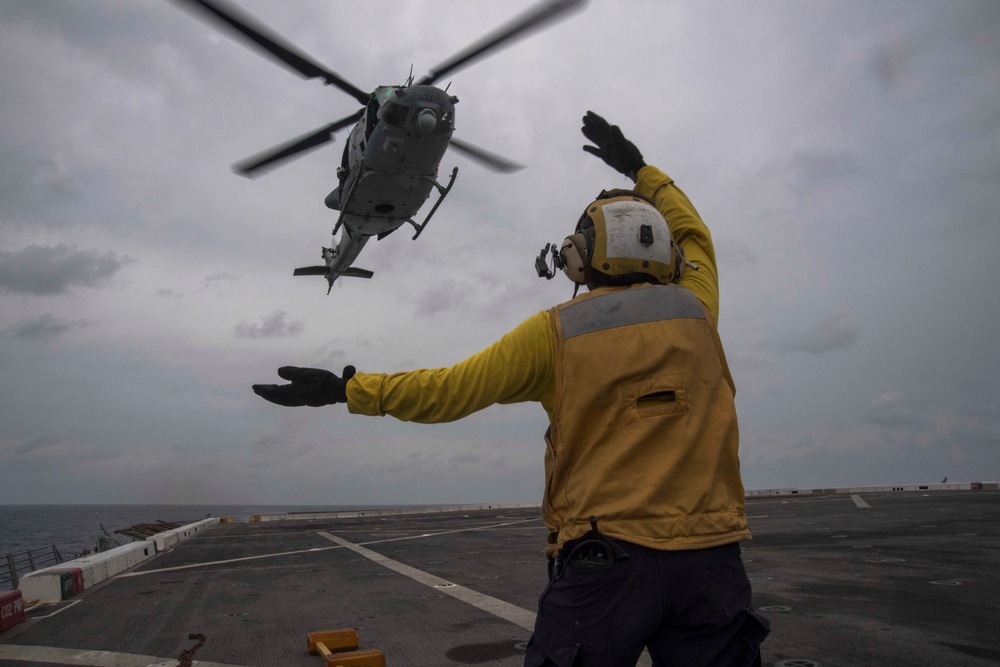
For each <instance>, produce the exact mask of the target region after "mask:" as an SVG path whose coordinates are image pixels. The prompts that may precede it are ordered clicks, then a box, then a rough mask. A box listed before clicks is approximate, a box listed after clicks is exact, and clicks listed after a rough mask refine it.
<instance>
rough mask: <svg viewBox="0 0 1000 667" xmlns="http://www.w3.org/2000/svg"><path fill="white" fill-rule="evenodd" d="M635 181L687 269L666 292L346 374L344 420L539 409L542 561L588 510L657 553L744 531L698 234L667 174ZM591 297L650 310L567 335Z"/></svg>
mask: <svg viewBox="0 0 1000 667" xmlns="http://www.w3.org/2000/svg"><path fill="white" fill-rule="evenodd" d="M638 176H639V178H638V182H637V184H636V188H635V189H636V191H638V192H640V193H642V194H645V195H647V196H649V197H651V198H652V199H653V201H654V202H655V203H656V205H657V208H659V210H660V212H661V213H663V215H664V217H666V219H667V221H668V222H669V224H670V228H671V233H672V234H673V236H674V240H675V241H676V242H677V243H678V245H680V247H681V248H682V250H683V252H684V254H685V256H686V258H687V260H688V261H689V262H692V263H693V264H695V265H696V266H698V270H697V271H694V270H691V269H688V270H687V271H685V273H684V275H683V276H682V277H681V279H680V280H679V281H678V283H677V284H676V285H670V286H652V285H641V286H633V287H630V288H600V289H597V290H594V291H593V292H590V293H588V294H584V295H581V296H579V297H577V298H576V299H573V300H572V301H569V302H567V303H565V304H562V305H561V306H558V307H556V308H554V309H551V310H548V311H542V312H540V313H536V314H535V315H533V316H531V317H529V318H528V319H527V320H525V321H524V322H522V323H521V324H520V325H519V326H518V327H516V328H515V329H514V330H513V331H511V332H510V333H508V334H506V335H505V336H503V337H502V338H501V339H500V340H499V341H497V342H496V343H494V344H493V345H491V346H490V347H488V348H486V349H485V350H482V351H481V352H478V353H476V354H474V355H472V356H471V357H469V358H468V359H466V360H464V361H462V362H459V363H458V364H456V365H454V366H451V367H448V368H435V369H421V370H415V371H408V372H402V373H392V374H383V373H358V374H356V375H355V376H354V378H353V379H352V380H351V381H350V382H349V383H348V385H347V399H348V403H347V405H348V409H349V410H350V412H352V413H356V414H365V415H391V416H393V417H396V418H397V419H401V420H404V421H415V422H421V423H440V422H448V421H454V420H456V419H461V418H462V417H465V416H467V415H469V414H471V413H473V412H475V411H477V410H481V409H483V408H485V407H488V406H489V405H492V404H494V403H516V402H522V401H538V402H539V403H541V404H542V407H543V408H544V409H545V411H546V413H547V414H548V416H549V421H550V425H551V428H550V433H549V434H548V436H549V437H547V438H546V440H547V448H546V455H545V478H546V489H545V497H544V501H543V517H544V519H545V522H546V525H547V526H548V527H549V529H550V531H551V532H552V537H551V539H550V542H551V543H550V546H549V548H548V549H547V550H548V551H549V552H550V553H551V552H553V551H555V550H556V549H557V548H558V545H559V544H562V543H564V542H565V541H567V540H570V539H573V538H575V537H579V536H581V535H583V534H584V533H585V532H586V531H587V530H589V529H590V526H589V522H588V520H589V517H590V516H592V515H593V516H596V517H597V519H598V521H599V525H600V529H601V532H603V533H605V534H607V535H609V536H612V537H617V538H621V539H624V540H627V541H630V542H635V543H637V544H644V545H647V546H650V547H654V548H658V549H691V548H703V547H709V546H715V545H718V544H725V543H728V542H733V541H737V540H741V539H746V538H748V537H749V536H750V532H749V529H748V528H747V525H746V520H745V517H744V514H743V485H742V482H741V480H740V474H739V461H738V451H737V450H738V433H737V425H736V411H735V407H734V405H733V395H734V393H735V390H734V388H733V385H732V379H731V377H730V376H729V371H728V368H727V367H726V362H725V357H724V355H723V352H722V347H721V345H720V344H719V342H718V336H717V334H716V324H715V322H716V318H717V317H718V304H719V298H718V276H717V272H716V265H715V253H714V249H713V246H712V240H711V236H710V235H709V232H708V229H707V228H706V227H705V224H704V223H703V222H702V220H701V218H700V217H699V216H698V213H697V212H696V211H695V209H694V206H693V205H692V204H691V202H690V201H689V200H688V199H687V197H686V196H685V195H684V193H683V192H682V191H681V190H680V189H679V188H677V187H676V186H675V185H674V184H673V181H672V179H671V178H670V177H669V176H667V175H666V174H664V173H663V172H661V171H660V170H659V169H656V168H655V167H652V166H646V167H644V168H643V169H642V170H641V171H640V172H639V174H638ZM633 294H634V295H638V296H635V297H633V296H632V295H633ZM601 300H605V301H607V302H608V303H609V304H610V303H612V302H615V303H621V304H624V306H625V307H629V306H632V310H637V311H639V312H642V311H644V310H649V309H650V308H652V315H651V316H650V317H648V318H646V321H642V322H633V321H631V320H630V321H628V322H626V323H625V324H615V321H614V319H613V318H612V319H611V320H607V318H606V317H605V318H604V319H601V318H598V319H597V320H594V322H591V324H592V325H594V323H595V322H596V326H590V328H587V326H584V327H583V329H585V330H582V329H580V328H579V326H577V325H574V324H571V325H570V328H571V329H572V327H573V326H577V328H576V329H573V330H572V333H573V335H572V336H569V337H567V336H566V333H567V330H566V326H564V324H565V323H566V322H567V321H568V320H567V317H569V318H570V320H572V317H573V314H574V312H576V313H578V314H580V313H584V311H588V310H595V306H594V304H600V303H601ZM600 310H601V309H600V308H599V307H597V308H596V311H597V312H598V313H600ZM611 310H613V311H616V312H617V311H618V310H619V308H618V307H617V306H616V307H614V308H612V309H611ZM567 314H568V315H567ZM678 314H680V315H681V316H678ZM605 315H607V314H605ZM577 319H579V318H577ZM591 319H593V318H591ZM640 319H642V318H641V317H640ZM601 323H604V324H608V323H610V326H606V327H605V326H602V324H601ZM668 380H669V381H668ZM671 382H673V384H672V385H671V384H670V383H671ZM668 385H670V386H669V387H668ZM658 387H662V390H661V389H657V388H658ZM671 391H672V392H673V394H672V395H671V394H670V392H671Z"/></svg>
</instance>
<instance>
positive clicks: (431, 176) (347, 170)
mask: <svg viewBox="0 0 1000 667" xmlns="http://www.w3.org/2000/svg"><path fill="white" fill-rule="evenodd" d="M457 101H458V100H457V98H455V97H452V96H450V95H448V93H446V92H445V91H443V90H441V89H440V88H436V87H434V86H427V85H411V86H380V87H379V88H377V89H376V90H375V92H374V93H372V97H371V100H370V101H369V103H368V105H367V106H366V108H365V113H364V115H363V116H362V117H361V120H359V121H358V123H357V124H356V125H355V126H354V128H353V129H352V130H351V134H350V136H349V137H348V140H347V144H346V146H345V147H344V157H343V161H342V164H341V167H340V169H338V170H337V174H338V180H339V185H338V187H337V188H336V189H335V190H334V191H333V192H331V193H330V195H329V196H328V197H327V198H326V204H327V206H329V207H330V208H333V209H336V210H339V211H340V216H339V218H338V220H337V224H336V226H335V227H334V230H333V234H334V239H336V235H337V232H338V231H339V230H340V229H341V227H343V230H344V232H343V233H342V234H341V236H340V239H339V241H337V243H336V249H330V248H324V251H323V259H324V260H325V261H326V265H327V267H329V272H328V273H327V276H326V277H327V279H328V280H329V281H330V283H331V284H332V282H333V280H336V279H337V278H338V277H339V276H341V275H344V272H345V270H346V269H347V268H348V267H350V265H351V264H352V263H353V261H354V259H355V258H356V257H357V255H358V253H359V252H360V251H361V248H362V247H363V246H364V245H365V243H366V242H367V241H368V239H369V238H370V237H372V236H377V237H379V238H382V237H384V236H386V235H387V234H389V233H391V232H393V231H395V230H396V229H398V228H399V227H401V226H402V225H404V224H406V223H408V222H409V223H410V224H412V225H413V226H414V227H415V228H416V229H417V233H418V234H419V232H420V231H421V230H422V228H423V227H422V225H418V224H417V223H416V221H415V220H414V216H416V214H417V213H418V212H419V211H420V208H421V206H423V205H424V203H425V202H426V201H427V199H428V197H430V194H431V190H432V189H434V188H437V189H438V191H439V192H441V198H443V197H444V195H445V194H446V193H447V190H448V189H450V184H449V186H448V188H445V187H444V186H442V185H440V184H439V183H438V182H437V174H438V168H439V166H440V164H441V158H442V157H443V156H444V154H445V152H446V151H447V149H448V146H449V142H450V141H451V136H452V133H453V132H454V130H455V103H456V102H457ZM452 178H454V174H453V175H452ZM435 208H436V207H435ZM428 218H429V216H428ZM424 223H426V220H425V221H424ZM362 271H363V270H362ZM363 273H368V272H367V271H363ZM348 275H349V273H348Z"/></svg>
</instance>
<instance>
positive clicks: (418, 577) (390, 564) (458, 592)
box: [316, 531, 535, 631]
mask: <svg viewBox="0 0 1000 667" xmlns="http://www.w3.org/2000/svg"><path fill="white" fill-rule="evenodd" d="M451 532H462V531H451ZM316 534H317V535H320V536H321V537H324V538H326V539H328V540H330V541H331V542H333V543H335V544H339V545H340V546H342V547H345V548H347V549H350V550H351V551H353V552H354V553H356V554H359V555H361V556H364V557H365V558H367V559H368V560H370V561H372V562H374V563H378V564H379V565H381V566H383V567H386V568H388V569H390V570H392V571H393V572H397V573H399V574H402V575H403V576H406V577H409V578H410V579H413V580H414V581H416V582H418V583H421V584H424V585H425V586H430V587H431V588H433V589H434V590H436V591H439V592H441V593H446V594H448V595H450V596H452V597H453V598H456V599H458V600H461V601H462V602H465V603H466V604H470V605H472V606H473V607H475V608H477V609H480V610H482V611H485V612H486V613H488V614H493V615H494V616H496V617H498V618H502V619H504V620H505V621H509V622H511V623H513V624H514V625H517V626H520V627H522V628H524V629H525V630H528V631H531V630H534V629H535V612H533V611H528V610H527V609H524V608H523V607H518V606H517V605H514V604H511V603H509V602H504V601H503V600H500V599H497V598H495V597H491V596H489V595H486V594H485V593H479V592H478V591H474V590H472V589H471V588H466V587H465V586H459V585H458V584H456V583H454V582H451V581H448V580H447V579H442V578H441V577H438V576H435V575H433V574H431V573H429V572H424V571H423V570H418V569H417V568H415V567H411V566H409V565H406V564H404V563H400V562H399V561H396V560H393V559H391V558H389V557H388V556H383V555H382V554H380V553H377V552H375V551H372V550H371V549H368V548H366V547H363V546H361V545H360V544H354V543H353V542H348V541H347V540H345V539H343V538H340V537H337V536H336V535H331V534H330V533H327V532H324V531H317V533H316ZM439 534H441V533H439ZM415 537H425V536H424V535H418V536H415Z"/></svg>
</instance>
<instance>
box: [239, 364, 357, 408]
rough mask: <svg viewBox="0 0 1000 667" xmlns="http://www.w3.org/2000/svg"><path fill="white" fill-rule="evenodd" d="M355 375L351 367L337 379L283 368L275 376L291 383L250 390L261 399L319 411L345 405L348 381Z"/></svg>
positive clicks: (314, 370) (312, 370)
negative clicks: (323, 408) (308, 407)
mask: <svg viewBox="0 0 1000 667" xmlns="http://www.w3.org/2000/svg"><path fill="white" fill-rule="evenodd" d="M355 372H356V370H355V368H354V366H344V374H343V376H342V377H337V376H336V375H334V374H333V373H331V372H330V371H324V370H320V369H319V368H297V367H295V366H282V367H281V368H279V369H278V376H279V377H281V378H282V379H284V380H289V381H290V382H291V384H282V385H277V384H255V385H254V386H253V391H254V393H255V394H257V395H258V396H260V397H261V398H263V399H266V400H268V401H271V402H272V403H277V404H278V405H285V406H288V407H297V406H300V405H308V406H310V407H313V408H318V407H319V406H321V405H333V404H334V403H346V402H347V381H348V380H350V379H351V378H352V377H354V373H355Z"/></svg>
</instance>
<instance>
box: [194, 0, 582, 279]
mask: <svg viewBox="0 0 1000 667" xmlns="http://www.w3.org/2000/svg"><path fill="white" fill-rule="evenodd" d="M175 2H177V3H179V4H182V5H184V6H185V7H187V8H190V9H192V10H194V11H196V12H198V13H199V14H200V15H201V16H203V17H205V18H208V19H210V20H212V21H215V22H216V23H217V24H218V25H220V26H221V27H223V28H225V29H226V30H228V31H230V32H231V33H232V34H233V35H234V36H235V37H237V38H239V39H241V40H243V41H245V42H246V43H247V44H248V45H249V46H251V47H252V48H255V49H257V50H259V51H261V53H262V54H263V55H265V56H267V57H269V58H271V59H274V60H276V61H278V62H279V63H280V64H283V65H284V66H286V67H288V68H289V69H291V70H292V71H294V72H296V73H298V74H300V75H301V76H303V77H304V78H306V79H313V78H319V79H322V80H323V82H324V83H325V84H326V85H330V86H334V87H335V88H338V89H340V90H341V91H343V92H344V93H346V94H348V95H350V96H351V97H353V98H354V99H355V100H356V101H357V102H358V103H360V104H361V108H360V109H359V110H358V111H356V112H354V113H352V114H351V115H349V116H345V117H344V118H341V119H340V120H336V121H334V122H332V123H329V124H327V125H324V126H323V127H321V128H319V129H317V130H314V131H312V132H309V133H307V134H304V135H301V136H299V137H296V138H294V139H292V140H291V141H289V142H287V143H284V144H280V145H278V146H275V147H273V148H271V149H268V150H266V151H264V152H262V153H259V154H257V155H254V156H252V157H249V158H247V159H245V160H242V161H241V162H238V163H236V164H234V165H233V169H234V171H236V173H238V174H241V175H243V176H247V177H250V178H252V177H254V176H256V175H258V174H260V173H263V172H265V171H266V170H268V169H271V168H274V167H276V166H278V164H279V163H282V162H284V161H286V160H289V159H291V158H293V157H296V156H298V155H300V154H302V153H303V152H305V151H308V150H311V149H314V148H318V147H319V146H322V145H323V144H326V143H328V142H330V141H332V140H333V138H334V135H335V133H336V132H337V131H338V130H341V129H344V128H346V127H349V126H351V125H353V128H352V129H351V130H350V134H349V136H348V139H347V141H346V143H345V145H344V152H343V157H342V159H341V164H340V166H339V167H338V168H337V170H336V176H337V185H336V187H335V188H334V189H333V190H332V191H331V192H330V194H328V195H327V196H326V198H325V199H324V203H325V204H326V206H327V207H328V208H330V209H332V210H334V211H338V212H339V215H338V217H337V221H336V224H335V225H334V228H333V243H332V244H331V245H332V246H333V247H329V248H327V247H324V248H323V249H322V252H321V257H322V259H323V264H321V265H317V266H305V267H300V268H297V269H295V270H294V272H293V275H296V276H323V277H324V278H326V281H327V283H328V288H327V294H329V293H330V289H332V288H333V283H334V281H336V280H337V279H338V278H340V277H341V276H344V277H351V278H371V277H372V276H373V275H374V272H373V271H369V270H367V269H362V268H358V267H355V266H353V264H354V261H355V259H357V257H358V255H359V254H360V252H361V250H362V249H363V248H364V247H365V244H367V243H368V241H369V239H371V238H372V237H373V236H374V237H376V238H377V239H378V240H381V239H383V238H385V237H386V236H388V235H389V234H391V233H392V232H394V231H396V230H397V229H398V228H400V227H402V226H403V225H405V224H410V225H412V226H413V228H414V230H415V233H414V235H413V239H414V240H416V238H417V237H419V236H420V234H421V233H422V232H423V230H424V228H425V227H426V226H427V223H428V222H429V221H430V219H431V217H432V216H433V215H434V213H435V212H437V209H438V207H439V206H440V205H441V202H442V201H444V198H445V197H446V196H447V195H448V193H449V192H451V188H452V186H453V185H454V183H455V177H456V176H457V175H458V167H455V168H454V169H452V171H451V173H450V175H449V177H448V180H447V183H445V184H442V183H440V182H439V180H438V170H439V166H440V164H441V159H442V158H443V157H444V154H445V152H446V150H447V149H448V147H449V146H451V147H454V148H455V149H456V150H458V151H459V152H461V153H463V154H465V155H466V156H467V157H469V158H472V159H473V160H475V161H477V162H479V163H481V164H482V165H484V166H486V167H487V168H489V169H492V170H495V171H499V172H503V173H510V172H514V171H517V170H519V169H521V168H522V167H521V165H519V164H516V163H514V162H511V161H509V160H507V159H505V158H502V157H500V156H498V155H495V154H493V153H490V152H489V151H486V150H484V149H482V148H478V147H476V146H473V145H472V144H469V143H467V142H464V141H461V140H460V139H457V138H455V137H453V136H452V135H453V133H454V131H455V104H456V103H457V102H458V98H457V97H455V96H453V95H451V94H449V93H448V89H447V87H446V88H445V89H441V88H438V87H436V86H434V85H433V84H434V83H435V82H437V81H438V80H440V79H441V78H442V77H444V76H445V75H447V74H450V73H452V72H454V71H456V70H458V69H459V68H461V67H464V66H466V65H468V64H470V63H472V62H473V61H475V60H477V59H480V58H482V57H483V56H485V55H486V54H487V53H489V52H490V51H493V50H495V49H497V48H500V47H501V46H504V45H505V44H506V43H508V42H510V41H512V40H514V39H516V38H520V37H523V36H525V35H526V34H527V33H528V32H529V31H531V30H534V29H536V28H538V27H540V26H541V25H542V24H545V23H548V22H549V21H551V20H553V19H555V18H557V17H559V16H560V15H563V14H565V13H566V12H568V11H569V10H572V9H575V8H577V7H579V6H581V5H583V4H584V2H585V0H543V2H540V3H538V4H536V5H535V6H533V7H532V8H530V9H529V10H528V11H527V12H525V13H524V14H521V15H520V16H518V17H516V18H514V19H512V20H511V21H510V22H508V23H507V24H505V25H503V26H501V27H500V28H498V29H497V30H495V31H493V32H492V33H490V34H488V35H486V36H485V37H483V38H482V39H480V40H479V41H477V42H474V43H473V44H471V45H470V46H468V47H466V48H465V49H463V50H462V51H460V52H458V53H457V54H455V55H454V56H452V57H451V58H449V59H448V60H446V61H444V62H442V63H441V64H439V65H438V66H437V67H435V68H433V69H432V70H431V71H430V72H429V73H428V74H426V75H424V76H423V77H421V78H420V79H417V80H414V77H413V72H412V66H411V71H410V75H409V77H408V78H407V80H406V82H405V83H403V84H402V85H382V86H378V87H377V88H375V90H374V91H373V92H371V93H368V92H365V91H364V90H362V89H360V88H358V87H357V86H355V85H354V84H352V83H350V82H349V81H347V80H346V79H344V78H342V77H341V76H339V75H338V74H336V73H335V72H333V71H332V70H329V69H327V68H326V67H324V66H322V65H320V64H319V63H317V62H316V61H315V60H314V59H312V58H311V57H309V56H307V55H306V54H304V53H303V52H301V51H299V50H298V49H297V48H296V47H294V46H293V45H292V44H291V43H290V42H288V41H287V40H285V39H284V38H282V37H280V36H278V35H277V34H276V33H274V32H272V31H271V30H270V29H269V28H267V27H266V26H264V25H263V24H261V23H260V22H259V21H257V19H255V18H253V17H252V16H250V15H249V14H247V13H246V12H244V11H242V10H240V9H238V8H237V7H235V6H233V5H231V4H229V3H228V2H226V0H175ZM449 87H450V84H449ZM433 191H436V193H437V200H436V201H435V202H434V204H433V206H432V207H431V209H430V211H429V212H428V213H427V215H426V216H425V217H424V219H423V220H422V221H421V222H419V223H418V222H417V221H416V220H415V217H416V216H417V214H418V213H419V211H420V209H421V208H422V207H423V205H424V204H425V203H426V202H427V200H428V199H429V198H430V197H431V193H432V192H433ZM338 232H340V238H339V240H338V238H337V234H338Z"/></svg>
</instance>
